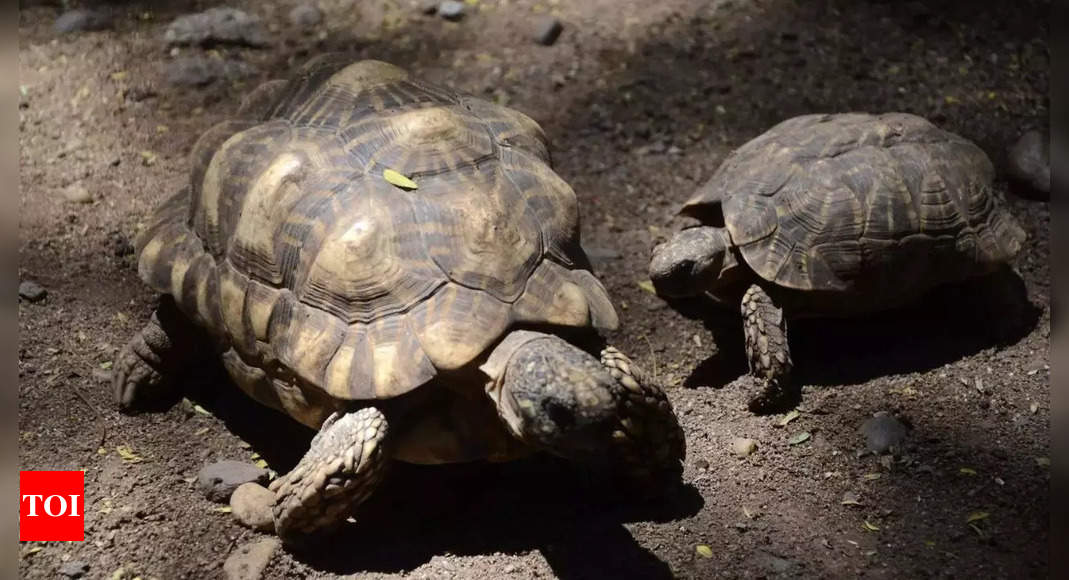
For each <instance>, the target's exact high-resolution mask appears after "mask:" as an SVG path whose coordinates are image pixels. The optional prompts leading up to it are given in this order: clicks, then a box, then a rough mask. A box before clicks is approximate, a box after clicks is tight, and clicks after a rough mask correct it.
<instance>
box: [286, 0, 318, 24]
mask: <svg viewBox="0 0 1069 580" xmlns="http://www.w3.org/2000/svg"><path fill="white" fill-rule="evenodd" d="M289 18H290V23H291V24H293V25H294V26H299V27H301V28H311V27H313V26H317V25H318V24H320V23H321V22H323V11H321V10H320V9H319V7H318V6H316V5H315V4H314V3H311V2H302V3H301V4H298V5H296V6H294V7H293V10H290V14H289Z"/></svg>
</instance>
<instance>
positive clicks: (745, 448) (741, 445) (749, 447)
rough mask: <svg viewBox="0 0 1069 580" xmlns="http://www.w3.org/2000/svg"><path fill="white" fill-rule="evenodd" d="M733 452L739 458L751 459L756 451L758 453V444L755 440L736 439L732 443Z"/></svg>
mask: <svg viewBox="0 0 1069 580" xmlns="http://www.w3.org/2000/svg"><path fill="white" fill-rule="evenodd" d="M731 451H732V452H733V453H735V455H736V456H738V457H749V456H751V455H753V453H754V451H757V442H756V441H754V440H753V439H746V438H744V437H736V438H735V440H734V441H732V442H731Z"/></svg>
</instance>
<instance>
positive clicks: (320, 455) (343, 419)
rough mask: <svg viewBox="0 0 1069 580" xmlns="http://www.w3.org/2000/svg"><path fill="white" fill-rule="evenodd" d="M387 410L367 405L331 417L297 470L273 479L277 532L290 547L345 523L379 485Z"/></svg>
mask: <svg viewBox="0 0 1069 580" xmlns="http://www.w3.org/2000/svg"><path fill="white" fill-rule="evenodd" d="M386 434H387V423H386V417H385V416H384V415H383V414H382V411H380V410H378V409H376V408H374V407H365V408H363V409H360V410H359V411H355V412H351V413H342V414H339V413H335V414H334V415H332V416H331V417H329V418H328V419H327V420H326V422H324V423H323V426H322V427H321V428H320V431H319V433H318V434H317V435H316V436H315V438H314V439H313V440H312V445H311V447H310V448H309V449H308V452H307V453H306V454H305V455H304V457H303V458H301V461H300V462H299V463H297V466H296V467H294V468H293V470H292V471H290V472H289V473H287V474H285V475H283V476H282V477H279V478H278V479H276V480H275V481H273V482H271V486H270V490H271V491H272V492H274V494H275V505H274V507H273V512H274V520H275V532H276V533H277V534H278V535H279V537H280V538H282V541H283V542H286V543H287V544H289V545H297V546H300V545H304V544H306V542H307V541H308V540H309V539H311V538H313V537H315V536H316V535H320V534H322V533H323V532H329V531H330V530H332V529H334V528H336V527H337V526H339V525H340V524H342V523H343V522H344V521H345V520H346V518H348V517H349V514H350V513H351V512H352V511H353V510H354V509H355V508H356V507H357V506H358V505H360V504H361V503H363V502H364V500H366V499H367V498H368V497H369V496H370V495H371V493H372V492H373V491H374V490H375V489H376V488H377V487H378V484H379V482H380V481H381V480H382V477H383V475H384V474H385V472H386V466H387V465H388V463H389V462H388V457H387V454H386V452H385V450H384V448H383V447H384V446H383V442H384V440H385V439H386Z"/></svg>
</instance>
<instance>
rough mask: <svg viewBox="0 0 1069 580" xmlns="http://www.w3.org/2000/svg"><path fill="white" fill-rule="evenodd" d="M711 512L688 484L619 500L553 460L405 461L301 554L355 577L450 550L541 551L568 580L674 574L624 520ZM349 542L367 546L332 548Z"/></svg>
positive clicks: (474, 552) (318, 565)
mask: <svg viewBox="0 0 1069 580" xmlns="http://www.w3.org/2000/svg"><path fill="white" fill-rule="evenodd" d="M703 506H704V501H703V499H702V497H701V495H700V494H699V493H698V491H697V490H696V489H695V488H693V487H691V486H682V485H680V486H678V487H677V488H675V489H673V490H671V491H669V492H668V493H667V495H666V496H665V497H663V498H662V499H661V501H656V502H653V501H650V502H639V501H614V500H613V499H610V498H608V497H605V496H603V495H601V494H599V493H598V490H597V489H595V488H592V487H590V485H589V482H584V481H582V480H581V478H578V477H575V476H574V472H573V471H572V470H571V469H570V466H568V465H566V464H564V462H562V461H559V460H556V459H555V458H551V457H546V456H537V457H532V458H529V459H525V460H520V461H514V462H510V463H505V464H491V463H485V462H479V463H473V464H467V465H447V466H417V465H409V464H401V463H398V464H396V465H395V466H394V472H393V473H392V474H391V476H390V478H389V479H388V483H387V484H386V485H384V486H383V488H382V489H381V490H380V491H379V492H378V493H377V494H376V495H375V496H373V497H372V498H371V500H370V501H369V503H368V504H367V506H366V508H365V509H363V510H362V511H361V513H360V515H359V516H358V518H357V521H356V523H351V522H350V523H349V524H347V525H346V526H345V527H344V528H343V529H342V530H341V531H340V533H338V534H337V535H336V536H334V537H332V539H331V541H330V542H329V544H325V545H322V546H320V547H319V548H318V549H316V550H315V551H310V552H305V553H302V554H301V555H300V556H301V558H302V559H304V560H305V561H306V562H307V563H309V564H310V565H312V566H314V567H316V568H317V569H324V570H329V571H332V572H335V573H341V574H351V573H354V572H357V571H377V572H397V571H401V570H410V569H412V568H415V567H417V566H419V565H421V564H423V563H425V562H427V561H429V560H430V559H431V558H433V557H434V556H435V555H439V554H445V553H449V554H453V555H461V556H464V555H479V554H492V553H495V552H505V553H512V554H521V553H525V552H528V551H531V550H539V551H540V552H541V554H542V555H543V557H545V559H546V561H547V562H548V564H549V566H550V567H551V568H552V569H553V571H554V573H555V574H556V575H557V576H559V577H560V578H600V577H634V578H671V577H672V574H671V570H670V568H669V567H668V565H667V564H666V563H665V562H663V561H662V560H660V559H659V558H658V557H657V556H655V555H654V554H653V553H651V552H650V551H649V550H647V549H646V548H644V547H643V546H641V545H640V544H639V543H638V542H636V541H635V539H634V538H633V537H632V536H631V534H630V532H628V530H627V529H626V528H625V527H624V526H623V524H624V523H629V522H639V521H655V522H665V521H670V520H674V519H680V518H686V517H690V516H693V515H694V514H696V513H698V512H699V511H700V510H701V509H702V507H703ZM341 545H347V546H360V549H359V550H336V549H333V548H334V546H341Z"/></svg>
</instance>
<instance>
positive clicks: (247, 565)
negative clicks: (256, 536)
mask: <svg viewBox="0 0 1069 580" xmlns="http://www.w3.org/2000/svg"><path fill="white" fill-rule="evenodd" d="M281 544H282V542H281V541H279V539H278V538H266V539H263V540H257V541H255V542H250V543H248V544H245V545H244V546H241V547H239V548H237V549H236V550H234V551H233V552H231V553H230V556H228V557H227V559H226V562H223V574H224V575H225V576H226V578H227V580H258V579H259V578H261V577H262V576H263V573H264V570H266V569H267V565H268V564H270V563H271V558H272V557H274V555H275V552H276V551H277V550H278V547H279V546H280V545H281Z"/></svg>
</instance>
